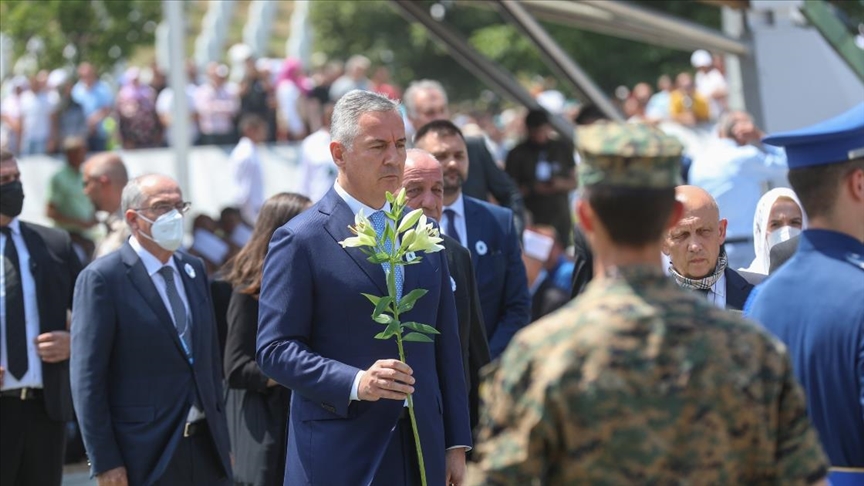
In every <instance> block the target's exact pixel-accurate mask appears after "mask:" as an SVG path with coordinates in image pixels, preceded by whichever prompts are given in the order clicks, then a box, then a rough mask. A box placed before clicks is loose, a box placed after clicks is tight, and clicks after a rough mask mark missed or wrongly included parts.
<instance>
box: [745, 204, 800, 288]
mask: <svg viewBox="0 0 864 486" xmlns="http://www.w3.org/2000/svg"><path fill="white" fill-rule="evenodd" d="M805 228H807V215H806V214H805V213H804V209H803V208H802V207H801V201H799V200H798V196H796V195H795V192H794V191H792V189H787V188H785V187H779V188H777V189H771V190H770V191H768V192H766V193H765V194H764V195H763V196H762V198H761V199H759V203H758V204H757V205H756V215H755V216H754V217H753V248H754V250H755V252H756V258H754V259H753V262H752V263H751V264H750V266H749V267H747V268H745V269H744V270H745V271H747V272H753V273H760V274H762V275H768V269H769V267H770V263H771V259H770V255H771V248H772V247H773V246H774V245H776V244H777V243H781V242H783V241H786V240H788V239H790V238H792V237H794V236H795V235H797V234H799V233H801V230H803V229H805Z"/></svg>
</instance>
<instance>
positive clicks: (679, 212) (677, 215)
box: [660, 199, 684, 256]
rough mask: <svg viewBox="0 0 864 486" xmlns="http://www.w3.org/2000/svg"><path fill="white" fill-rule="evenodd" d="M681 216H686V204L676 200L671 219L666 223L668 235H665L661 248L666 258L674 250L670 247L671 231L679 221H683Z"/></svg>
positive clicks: (670, 215)
mask: <svg viewBox="0 0 864 486" xmlns="http://www.w3.org/2000/svg"><path fill="white" fill-rule="evenodd" d="M681 216H684V204H683V203H682V202H681V201H679V200H677V199H676V200H675V203H674V205H673V206H672V212H671V213H670V214H669V219H668V220H667V221H666V234H664V235H663V241H662V243H661V248H660V251H662V252H663V254H664V255H666V256H669V254H670V253H672V248H671V247H670V246H669V231H670V230H671V229H672V228H674V227H675V225H676V224H678V221H681Z"/></svg>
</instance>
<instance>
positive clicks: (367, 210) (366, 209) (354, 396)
mask: <svg viewBox="0 0 864 486" xmlns="http://www.w3.org/2000/svg"><path fill="white" fill-rule="evenodd" d="M333 188H334V189H336V194H339V197H341V198H342V200H343V201H345V204H347V205H348V207H349V208H350V209H351V212H352V213H354V216H357V213H359V212H360V211H361V210H362V211H363V215H365V216H366V217H367V218H368V217H369V216H371V215H372V213H374V212H376V211H380V210H382V209H383V210H384V211H390V203H389V202H385V203H384V206H382V207H380V208H378V209H375V208H373V207H370V206H367V205H365V204H363V203H362V202H360V201H358V200H357V198H355V197H354V196H352V195H351V194H348V191H346V190H345V189H343V188H342V186H340V185H339V181H336V183H334V184H333ZM364 373H366V371H365V370H360V371H358V372H357V374H356V375H354V383H353V384H352V385H351V393H350V395H349V396H348V400H349V401H350V400H356V401H359V400H360V394H359V393H360V392H359V390H360V379H361V378H363V374H364Z"/></svg>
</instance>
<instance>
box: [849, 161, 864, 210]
mask: <svg viewBox="0 0 864 486" xmlns="http://www.w3.org/2000/svg"><path fill="white" fill-rule="evenodd" d="M845 181H846V182H845V184H844V185H845V186H846V187H847V188H848V189H849V195H850V196H851V197H852V200H853V201H856V202H859V203H860V202H864V170H862V169H856V170H853V171H852V173H851V174H849V176H848V177H846V179H845Z"/></svg>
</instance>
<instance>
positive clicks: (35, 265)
mask: <svg viewBox="0 0 864 486" xmlns="http://www.w3.org/2000/svg"><path fill="white" fill-rule="evenodd" d="M19 227H20V228H21V237H22V238H23V239H24V244H25V245H27V252H28V253H29V254H30V268H29V269H25V268H22V269H21V271H22V272H26V271H28V270H29V271H30V274H31V275H32V276H33V283H34V284H35V288H36V302H37V303H38V307H39V328H40V330H41V331H42V332H47V331H52V330H53V329H47V328H46V327H45V324H47V322H48V319H47V316H46V313H45V310H46V309H45V305H44V301H45V298H46V297H48V295H47V294H46V292H45V288H44V285H45V272H46V271H48V266H49V264H50V262H49V258H48V249H47V248H46V247H45V242H44V241H42V238H40V237H39V235H38V234H36V232H35V231H33V230H32V229H31V228H30V227H29V226H28V225H27V223H25V222H23V221H21V222H19Z"/></svg>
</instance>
